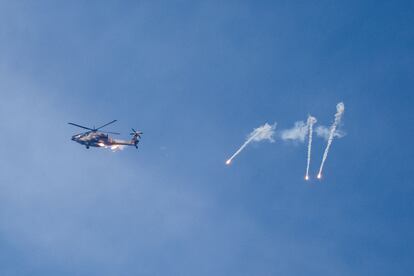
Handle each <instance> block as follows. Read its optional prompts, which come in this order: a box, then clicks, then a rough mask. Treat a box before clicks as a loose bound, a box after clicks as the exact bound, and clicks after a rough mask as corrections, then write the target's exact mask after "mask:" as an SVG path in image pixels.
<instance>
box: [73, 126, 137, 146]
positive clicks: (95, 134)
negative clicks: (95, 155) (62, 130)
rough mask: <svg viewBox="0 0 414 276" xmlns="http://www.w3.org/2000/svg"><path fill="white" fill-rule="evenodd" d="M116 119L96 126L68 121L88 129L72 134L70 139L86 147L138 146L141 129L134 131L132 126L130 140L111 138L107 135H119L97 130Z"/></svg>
mask: <svg viewBox="0 0 414 276" xmlns="http://www.w3.org/2000/svg"><path fill="white" fill-rule="evenodd" d="M116 121H117V120H113V121H111V122H109V123H106V124H104V125H102V126H100V127H98V128H95V127H93V128H89V127H85V126H81V125H78V124H74V123H68V124H69V125H73V126H76V127H80V128H83V129H87V130H88V131H86V132H82V133H79V134H75V135H73V136H72V141H75V142H78V143H79V144H81V145H84V146H85V147H86V148H87V149H89V147H98V148H111V149H112V150H115V149H120V148H122V147H123V146H135V147H136V148H138V143H139V139H141V135H142V134H143V133H142V132H141V131H136V130H135V129H133V128H132V132H131V133H130V135H132V139H131V140H130V141H125V140H117V139H112V138H110V137H109V136H108V134H114V135H119V134H120V133H118V132H111V131H99V130H100V129H102V128H104V127H106V126H108V125H110V124H113V123H115V122H116Z"/></svg>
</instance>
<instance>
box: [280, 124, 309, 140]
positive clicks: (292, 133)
mask: <svg viewBox="0 0 414 276" xmlns="http://www.w3.org/2000/svg"><path fill="white" fill-rule="evenodd" d="M307 133H308V124H305V122H303V121H298V122H295V125H294V126H293V128H291V129H286V130H283V131H282V134H281V135H280V138H282V140H284V141H300V142H302V143H303V142H305V137H306V134H307Z"/></svg>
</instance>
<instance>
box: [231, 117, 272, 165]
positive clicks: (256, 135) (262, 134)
mask: <svg viewBox="0 0 414 276" xmlns="http://www.w3.org/2000/svg"><path fill="white" fill-rule="evenodd" d="M275 129H276V123H275V124H273V125H269V124H268V123H266V124H264V125H263V126H260V127H258V128H256V129H254V130H253V131H252V132H251V133H250V134H249V135H248V136H247V140H246V142H244V144H243V145H242V146H241V147H240V148H239V149H238V150H237V151H236V152H235V153H234V154H233V155H232V156H231V157H230V158H229V159H228V160H227V161H226V165H230V163H231V162H232V161H233V159H234V158H235V157H236V156H237V155H239V154H240V152H242V150H243V149H244V148H245V147H246V146H247V145H248V144H250V143H251V142H260V141H262V140H268V141H270V142H272V143H273V142H274V141H275V140H274V139H273V136H274V134H275Z"/></svg>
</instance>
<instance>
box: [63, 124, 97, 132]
mask: <svg viewBox="0 0 414 276" xmlns="http://www.w3.org/2000/svg"><path fill="white" fill-rule="evenodd" d="M68 124H69V125H72V126H77V127H80V128H83V129H87V130H92V131H93V129H91V128H89V127H84V126H81V125H77V124H74V123H68Z"/></svg>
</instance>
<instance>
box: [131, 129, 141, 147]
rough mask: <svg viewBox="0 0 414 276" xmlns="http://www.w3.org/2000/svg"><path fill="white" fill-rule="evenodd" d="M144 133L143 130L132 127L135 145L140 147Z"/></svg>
mask: <svg viewBox="0 0 414 276" xmlns="http://www.w3.org/2000/svg"><path fill="white" fill-rule="evenodd" d="M142 134H143V132H142V131H136V130H135V129H133V128H132V132H131V135H132V139H131V143H132V144H134V146H135V147H136V148H138V143H139V140H140V139H141V135H142Z"/></svg>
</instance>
